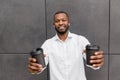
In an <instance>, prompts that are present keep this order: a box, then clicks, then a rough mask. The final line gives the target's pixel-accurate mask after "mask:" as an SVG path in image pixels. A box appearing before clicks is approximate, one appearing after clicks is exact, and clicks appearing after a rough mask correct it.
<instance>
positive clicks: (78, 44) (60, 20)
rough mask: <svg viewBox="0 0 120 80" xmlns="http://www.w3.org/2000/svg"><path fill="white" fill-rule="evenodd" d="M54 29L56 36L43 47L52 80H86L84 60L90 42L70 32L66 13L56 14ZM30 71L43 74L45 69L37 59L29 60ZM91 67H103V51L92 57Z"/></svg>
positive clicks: (59, 12)
mask: <svg viewBox="0 0 120 80" xmlns="http://www.w3.org/2000/svg"><path fill="white" fill-rule="evenodd" d="M53 25H54V28H55V30H56V35H55V36H54V37H53V38H51V39H48V40H46V41H45V42H44V44H43V45H42V48H43V50H44V54H45V62H46V65H47V64H48V63H49V68H50V80H86V76H85V71H84V63H83V58H85V56H86V53H85V47H86V45H88V44H90V43H89V41H88V40H87V39H86V38H85V37H83V36H81V35H77V34H74V33H71V32H70V31H69V26H70V21H69V16H68V14H67V13H66V12H64V11H58V12H56V13H55V14H54V23H53ZM28 61H29V65H28V70H29V72H31V73H41V72H42V71H43V67H42V65H40V64H37V63H36V59H34V58H29V60H28ZM90 63H91V64H92V65H89V66H90V67H91V68H93V69H98V68H100V67H101V66H102V65H103V51H98V52H95V55H94V56H91V60H90Z"/></svg>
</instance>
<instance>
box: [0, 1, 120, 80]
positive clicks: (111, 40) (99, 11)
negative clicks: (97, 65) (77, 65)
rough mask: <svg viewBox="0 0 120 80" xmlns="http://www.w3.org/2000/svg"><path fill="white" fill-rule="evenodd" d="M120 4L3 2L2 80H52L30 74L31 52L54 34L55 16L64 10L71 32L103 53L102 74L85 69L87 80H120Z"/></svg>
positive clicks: (0, 21) (0, 33)
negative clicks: (85, 38)
mask: <svg viewBox="0 0 120 80" xmlns="http://www.w3.org/2000/svg"><path fill="white" fill-rule="evenodd" d="M119 9H120V1H119V0H0V63H1V64H0V80H49V78H47V77H48V75H47V74H48V73H49V72H48V70H45V71H44V72H43V73H42V74H40V75H31V74H30V73H28V71H27V59H28V57H29V52H30V51H31V50H32V49H33V48H36V47H40V46H41V45H42V43H43V42H44V41H45V40H46V39H47V38H50V37H52V36H53V35H54V34H55V30H54V28H53V26H52V23H53V19H52V16H53V13H54V12H56V11H58V10H65V11H67V12H68V13H69V15H70V19H71V27H70V30H71V32H74V33H77V34H80V35H83V36H85V37H87V38H88V39H89V41H90V42H91V43H92V44H98V45H100V47H101V49H102V50H103V51H104V57H105V64H104V66H103V67H102V68H101V69H100V70H95V71H94V70H92V69H90V68H88V67H86V76H87V78H88V80H98V79H99V80H120V77H119V73H120V70H119V67H120V63H119V60H120V59H119V56H120V51H119V50H120V43H119V40H120V37H119V34H120V30H119V29H120V27H119V26H120V22H119V21H120V10H119Z"/></svg>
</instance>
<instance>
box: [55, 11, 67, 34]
mask: <svg viewBox="0 0 120 80" xmlns="http://www.w3.org/2000/svg"><path fill="white" fill-rule="evenodd" d="M53 24H54V26H55V30H56V31H57V33H59V34H64V33H66V32H67V31H68V29H69V18H68V17H67V16H66V14H64V13H59V14H56V15H55V18H54V23H53Z"/></svg>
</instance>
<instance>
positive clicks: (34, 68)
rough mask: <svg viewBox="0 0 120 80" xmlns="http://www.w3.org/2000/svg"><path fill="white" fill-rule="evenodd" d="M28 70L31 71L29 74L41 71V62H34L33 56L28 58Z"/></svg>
mask: <svg viewBox="0 0 120 80" xmlns="http://www.w3.org/2000/svg"><path fill="white" fill-rule="evenodd" d="M28 71H29V72H30V73H31V74H36V73H39V72H42V71H43V67H42V65H41V64H37V63H36V59H35V58H31V57H30V58H29V59H28Z"/></svg>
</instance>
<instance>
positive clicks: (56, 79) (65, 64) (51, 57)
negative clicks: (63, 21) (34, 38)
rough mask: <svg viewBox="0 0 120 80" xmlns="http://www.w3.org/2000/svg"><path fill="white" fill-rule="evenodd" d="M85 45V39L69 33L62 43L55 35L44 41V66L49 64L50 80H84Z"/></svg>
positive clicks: (86, 42) (87, 42)
mask: <svg viewBox="0 0 120 80" xmlns="http://www.w3.org/2000/svg"><path fill="white" fill-rule="evenodd" d="M87 44H90V43H89V41H88V40H87V39H86V38H85V37H83V36H80V35H76V34H73V33H70V32H69V34H68V37H67V39H66V40H65V41H64V42H63V41H61V40H60V39H59V37H58V36H57V35H55V36H54V37H53V38H51V39H48V40H46V41H45V42H44V44H43V45H42V48H43V50H44V53H45V54H46V57H45V62H46V65H47V64H48V62H49V68H50V80H86V76H85V70H84V63H83V57H84V55H83V50H84V49H85V46H86V45H87ZM84 54H85V53H84Z"/></svg>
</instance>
